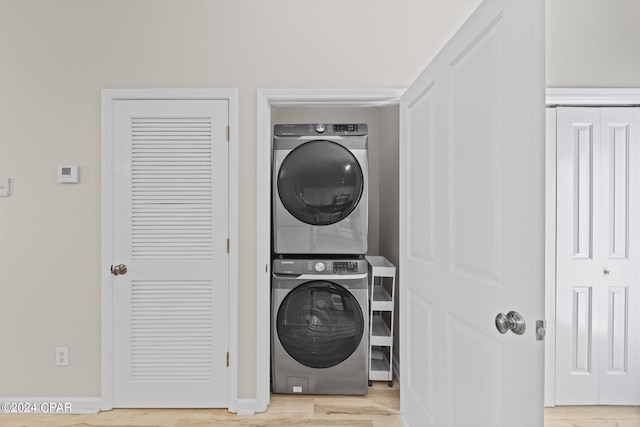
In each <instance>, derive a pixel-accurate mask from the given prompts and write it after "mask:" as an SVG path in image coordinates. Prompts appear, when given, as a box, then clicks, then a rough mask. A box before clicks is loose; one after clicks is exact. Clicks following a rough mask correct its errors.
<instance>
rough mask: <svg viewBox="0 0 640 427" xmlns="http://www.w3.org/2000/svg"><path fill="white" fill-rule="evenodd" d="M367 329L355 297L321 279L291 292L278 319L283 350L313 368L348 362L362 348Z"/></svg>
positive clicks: (283, 303) (279, 311)
mask: <svg viewBox="0 0 640 427" xmlns="http://www.w3.org/2000/svg"><path fill="white" fill-rule="evenodd" d="M364 326H365V325H364V317H363V315H362V309H361V308H360V304H358V301H357V300H356V299H355V298H354V296H353V295H352V294H351V293H350V292H349V291H348V290H346V289H345V288H343V287H342V286H340V285H337V284H335V283H332V282H326V281H321V280H316V281H312V282H306V283H304V284H302V285H300V286H298V287H296V288H295V289H293V290H292V291H291V292H289V293H288V294H287V296H286V297H285V299H284V300H283V301H282V304H281V305H280V308H279V309H278V316H277V320H276V329H277V334H278V338H279V339H280V343H281V344H282V347H283V348H284V349H285V350H286V352H287V353H288V354H289V355H290V356H291V357H292V358H294V359H295V360H296V361H297V362H299V363H301V364H303V365H305V366H308V367H311V368H330V367H332V366H335V365H338V364H339V363H341V362H343V361H345V360H346V359H347V358H348V357H349V356H351V354H352V353H353V352H354V351H355V350H356V349H357V348H358V345H359V344H360V341H361V340H362V335H363V333H364Z"/></svg>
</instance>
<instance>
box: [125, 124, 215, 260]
mask: <svg viewBox="0 0 640 427" xmlns="http://www.w3.org/2000/svg"><path fill="white" fill-rule="evenodd" d="M131 120H132V123H131V132H132V134H131V141H132V146H131V147H132V153H131V191H132V194H131V200H132V205H131V209H132V212H131V214H132V224H131V225H132V230H131V231H132V245H131V246H132V258H133V259H134V260H208V259H212V238H211V235H212V210H211V203H212V189H213V188H212V181H211V176H212V123H211V117H132V118H131Z"/></svg>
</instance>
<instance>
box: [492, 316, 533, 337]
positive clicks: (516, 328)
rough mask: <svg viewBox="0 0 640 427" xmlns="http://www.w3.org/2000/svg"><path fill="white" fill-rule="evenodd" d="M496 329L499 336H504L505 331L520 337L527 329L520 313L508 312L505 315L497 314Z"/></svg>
mask: <svg viewBox="0 0 640 427" xmlns="http://www.w3.org/2000/svg"><path fill="white" fill-rule="evenodd" d="M496 328H498V331H499V332H500V333H501V334H506V333H507V331H511V332H513V333H514V334H516V335H522V334H524V331H525V330H526V329H527V323H526V322H525V321H524V317H522V316H521V315H520V313H518V312H516V311H510V312H509V313H507V314H504V313H499V314H498V315H497V316H496Z"/></svg>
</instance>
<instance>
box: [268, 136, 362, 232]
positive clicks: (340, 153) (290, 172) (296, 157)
mask: <svg viewBox="0 0 640 427" xmlns="http://www.w3.org/2000/svg"><path fill="white" fill-rule="evenodd" d="M277 182H278V195H279V196H280V200H281V201H282V204H283V205H284V207H285V208H286V209H287V210H288V211H289V213H290V214H291V215H293V216H294V217H295V218H297V219H298V220H300V221H302V222H304V223H306V224H310V225H330V224H335V223H336V222H339V221H342V220H343V219H344V218H346V217H347V216H349V214H350V213H351V212H353V210H354V209H355V208H356V206H358V202H359V201H360V196H361V195H362V191H363V189H364V178H363V175H362V169H361V168H360V164H359V163H358V160H357V159H356V158H355V157H354V155H353V154H352V153H351V152H350V151H349V150H348V149H346V148H344V147H343V146H341V145H340V144H336V143H335V142H331V141H323V140H318V141H310V142H306V143H304V144H302V145H300V146H298V147H297V148H295V149H294V150H293V151H291V152H290V153H289V154H288V155H287V157H285V159H284V161H283V162H282V165H281V166H280V170H279V172H278V181H277Z"/></svg>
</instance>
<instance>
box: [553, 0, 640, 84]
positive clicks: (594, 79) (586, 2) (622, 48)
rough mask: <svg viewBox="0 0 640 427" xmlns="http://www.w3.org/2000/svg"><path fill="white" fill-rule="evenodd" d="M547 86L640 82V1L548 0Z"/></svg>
mask: <svg viewBox="0 0 640 427" xmlns="http://www.w3.org/2000/svg"><path fill="white" fill-rule="evenodd" d="M546 8H547V11H546V21H547V32H546V35H547V43H546V57H547V87H640V55H638V41H640V25H638V19H639V18H640V1H638V0H546Z"/></svg>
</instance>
